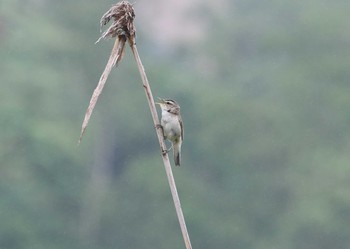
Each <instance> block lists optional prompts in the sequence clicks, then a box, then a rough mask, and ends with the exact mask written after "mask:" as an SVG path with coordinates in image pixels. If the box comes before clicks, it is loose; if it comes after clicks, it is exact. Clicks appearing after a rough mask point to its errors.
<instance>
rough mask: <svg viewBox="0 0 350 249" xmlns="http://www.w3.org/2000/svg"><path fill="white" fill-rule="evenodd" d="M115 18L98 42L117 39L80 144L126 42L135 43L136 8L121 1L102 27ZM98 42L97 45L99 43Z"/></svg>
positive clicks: (103, 22)
mask: <svg viewBox="0 0 350 249" xmlns="http://www.w3.org/2000/svg"><path fill="white" fill-rule="evenodd" d="M112 18H113V23H112V24H111V26H110V27H109V28H108V29H107V30H106V31H105V32H103V33H102V35H101V37H100V38H99V39H98V40H97V42H99V41H100V40H101V39H102V38H112V37H117V39H116V41H115V43H114V47H113V49H112V52H111V55H110V57H109V60H108V62H107V65H106V67H105V70H104V71H103V73H102V75H101V77H100V80H99V82H98V84H97V87H96V88H95V90H94V93H93V94H92V97H91V99H90V103H89V106H88V108H87V110H86V113H85V117H84V121H83V124H82V127H81V132H80V137H79V142H78V144H80V142H81V140H82V138H83V135H84V133H85V130H86V128H87V126H88V123H89V120H90V117H91V114H92V111H93V109H94V107H95V105H96V102H97V100H98V97H99V96H100V94H101V92H102V90H103V87H104V86H105V83H106V81H107V78H108V76H109V74H110V72H111V70H112V68H113V67H114V66H118V64H119V62H120V61H121V60H122V58H123V54H124V50H125V42H126V41H127V40H128V41H129V43H130V44H133V43H134V38H135V32H136V30H135V26H134V18H135V13H134V8H133V7H132V5H131V4H130V3H129V2H127V1H121V2H119V3H117V4H116V5H114V6H112V7H111V8H110V9H109V10H108V11H107V12H106V13H105V14H104V15H103V16H102V18H101V21H100V24H101V27H102V26H104V25H106V24H107V23H108V22H109V21H110V20H111V19H112ZM97 42H96V43H97Z"/></svg>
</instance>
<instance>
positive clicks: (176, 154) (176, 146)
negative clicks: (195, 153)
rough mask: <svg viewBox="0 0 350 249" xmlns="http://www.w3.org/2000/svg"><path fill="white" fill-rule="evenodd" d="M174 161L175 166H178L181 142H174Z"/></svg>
mask: <svg viewBox="0 0 350 249" xmlns="http://www.w3.org/2000/svg"><path fill="white" fill-rule="evenodd" d="M173 146H174V147H173V149H174V161H175V165H176V166H180V163H181V143H174V145H173Z"/></svg>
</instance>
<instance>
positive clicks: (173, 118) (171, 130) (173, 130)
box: [157, 98, 184, 166]
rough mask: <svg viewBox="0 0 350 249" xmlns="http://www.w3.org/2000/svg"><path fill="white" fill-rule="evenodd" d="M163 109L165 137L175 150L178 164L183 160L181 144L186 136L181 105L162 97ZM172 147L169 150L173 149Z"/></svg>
mask: <svg viewBox="0 0 350 249" xmlns="http://www.w3.org/2000/svg"><path fill="white" fill-rule="evenodd" d="M157 104H158V105H160V108H161V109H162V118H161V121H160V123H161V126H162V128H163V135H164V139H168V140H169V141H170V142H171V143H172V146H171V148H173V150H174V161H175V165H176V166H180V162H181V145H182V141H183V138H184V127H183V123H182V118H181V115H180V106H179V104H178V103H177V102H176V101H175V100H171V99H161V98H159V102H158V103H157ZM171 148H170V149H169V150H171ZM169 150H168V151H169Z"/></svg>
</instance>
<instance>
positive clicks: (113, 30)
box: [97, 1, 136, 42]
mask: <svg viewBox="0 0 350 249" xmlns="http://www.w3.org/2000/svg"><path fill="white" fill-rule="evenodd" d="M112 18H113V23H112V24H111V26H110V27H109V28H108V29H107V30H106V31H104V32H103V33H102V35H101V37H100V39H102V38H111V37H116V36H118V37H119V36H125V37H126V38H127V39H128V40H133V38H134V37H135V32H136V29H135V26H134V18H135V12H134V8H133V7H132V4H130V3H129V2H128V1H121V2H119V3H117V4H115V5H113V6H112V7H111V8H110V9H109V10H108V11H107V12H106V13H105V14H104V15H103V16H102V18H101V21H100V24H101V28H102V27H103V26H104V25H106V24H107V23H108V22H109V21H110V20H111V19H112ZM100 39H98V41H99V40H100ZM98 41H97V42H98Z"/></svg>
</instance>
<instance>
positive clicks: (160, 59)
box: [0, 0, 350, 249]
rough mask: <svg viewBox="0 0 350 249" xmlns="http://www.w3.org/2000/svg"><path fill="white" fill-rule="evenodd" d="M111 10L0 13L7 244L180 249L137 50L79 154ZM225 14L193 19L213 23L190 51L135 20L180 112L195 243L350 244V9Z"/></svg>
mask: <svg viewBox="0 0 350 249" xmlns="http://www.w3.org/2000/svg"><path fill="white" fill-rule="evenodd" d="M150 3H151V2H150ZM111 4H112V2H111V1H99V2H98V3H97V2H88V3H87V2H86V1H82V0H77V1H68V0H63V1H46V0H40V1H38V0H3V1H2V2H1V3H0V55H1V60H0V75H1V82H2V84H1V85H2V89H1V91H0V114H1V115H0V127H1V129H2V132H1V133H0V166H1V167H0V196H1V198H0V210H1V211H0V220H1V222H0V247H1V248H6V249H19V248H35V249H41V248H45V249H55V248H76V249H79V248H91V249H93V248H100V249H103V248H167V249H171V248H183V247H184V246H183V242H182V237H181V233H180V228H179V226H178V223H177V218H176V214H175V210H174V207H173V203H172V199H171V195H170V191H169V187H168V184H167V180H166V175H165V172H164V169H163V166H162V162H161V158H160V156H159V146H158V145H157V140H156V136H155V132H154V128H153V127H152V122H151V117H150V114H149V111H148V106H147V104H146V99H145V96H144V93H143V90H142V86H141V80H140V78H139V75H138V71H137V68H136V64H135V62H134V61H133V59H132V57H131V55H130V51H129V50H127V53H126V55H125V58H124V61H123V62H122V63H121V65H120V67H118V68H117V69H116V70H114V71H113V73H112V74H111V76H110V78H109V79H108V83H107V86H106V89H105V91H104V92H103V93H102V96H101V98H100V100H99V102H98V103H97V106H96V109H95V112H94V113H93V115H92V120H91V122H90V125H89V127H88V130H87V133H86V135H85V137H84V140H83V143H82V145H81V146H79V147H76V142H77V139H78V136H79V131H80V126H81V122H82V119H83V115H84V112H85V109H86V107H87V104H88V100H89V98H90V96H91V94H92V91H93V89H94V87H95V86H96V83H97V81H98V79H99V76H100V73H101V72H102V70H103V68H104V66H105V63H106V61H107V58H108V56H109V53H110V49H111V48H112V44H113V41H106V42H100V43H99V44H98V45H94V42H95V41H96V40H97V38H98V37H99V33H98V29H99V18H100V17H101V15H102V14H103V13H104V12H105V10H106V9H108V8H109V6H110V5H111ZM220 4H222V6H224V7H223V8H219V9H218V8H213V6H212V5H211V4H210V2H209V1H202V2H200V3H197V5H196V8H193V9H190V10H189V12H190V13H191V15H192V16H193V17H195V18H197V19H198V20H200V21H201V22H202V23H201V24H202V25H203V24H204V26H205V28H206V34H205V35H204V37H203V38H202V39H201V40H200V41H196V42H193V43H190V44H183V43H182V44H178V45H177V46H174V45H173V44H172V45H171V46H167V45H166V44H163V45H160V44H159V43H157V35H158V36H159V35H162V34H151V35H150V34H149V32H148V31H147V30H144V29H143V22H147V20H145V19H141V20H140V19H138V16H137V17H136V27H137V32H138V48H139V50H140V53H141V57H142V59H143V62H144V65H145V68H146V71H147V73H148V77H149V80H150V82H151V85H152V90H153V94H154V95H155V96H160V97H171V98H174V99H176V100H177V101H178V102H179V103H180V104H181V106H182V116H183V119H184V124H185V141H184V145H183V166H182V167H181V168H174V174H175V178H176V182H177V186H178V191H179V194H180V197H181V200H182V207H183V210H184V213H185V218H186V220H187V223H188V224H187V225H188V230H189V233H190V237H191V240H192V244H193V248H202V249H205V248H235V249H254V248H257V249H265V248H266V249H267V248H269V249H270V248H284V249H294V248H295V249H296V248H297V249H313V248H315V249H320V248H325V249H343V248H344V249H345V248H349V246H350V229H349V227H350V220H349V215H350V192H349V189H350V167H349V165H350V154H349V150H350V112H349V109H350V94H349V92H350V85H349V80H348V79H349V78H350V70H349V63H350V50H349V49H348V48H349V45H350V22H349V17H348V16H349V14H348V10H349V8H350V2H349V1H344V0H336V1H323V0H322V1H319V0H317V1H316V0H308V1H294V2H292V1H276V0H264V1H261V0H249V1H246V0H237V1H219V2H218V5H220ZM144 6H146V5H144ZM149 8H152V4H150V5H149ZM135 9H136V15H138V13H140V12H142V11H143V10H142V9H140V8H138V3H136V4H135ZM187 14H188V13H187ZM153 18H157V16H154V17H153ZM183 28H184V29H185V28H186V27H183ZM169 29H171V27H169ZM154 44H158V45H159V47H157V46H155V45H154Z"/></svg>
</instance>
